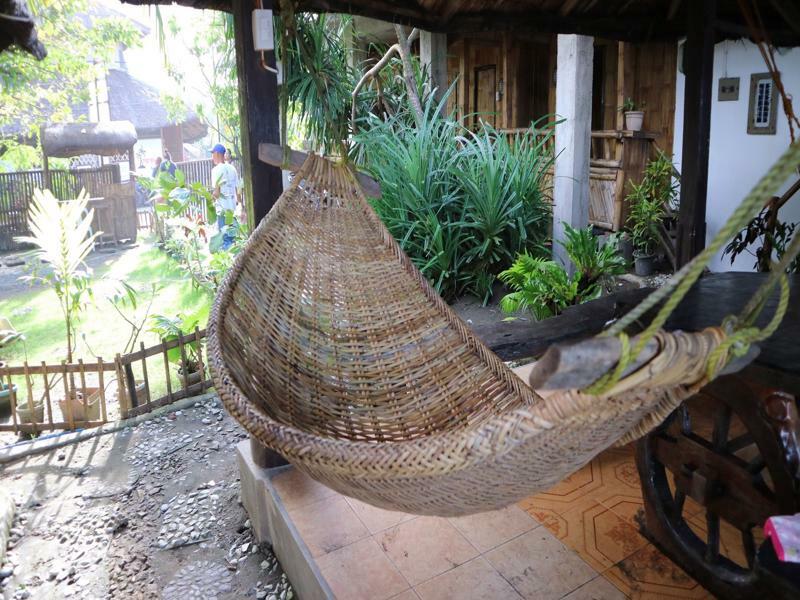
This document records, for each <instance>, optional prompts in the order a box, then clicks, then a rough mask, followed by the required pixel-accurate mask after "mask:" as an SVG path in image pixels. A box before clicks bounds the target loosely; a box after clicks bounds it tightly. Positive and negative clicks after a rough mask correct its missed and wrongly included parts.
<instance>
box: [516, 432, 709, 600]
mask: <svg viewBox="0 0 800 600" xmlns="http://www.w3.org/2000/svg"><path fill="white" fill-rule="evenodd" d="M633 453H634V449H633V446H627V447H625V448H615V449H612V450H607V451H606V452H604V453H602V454H600V455H599V456H597V457H596V458H595V459H594V460H593V461H592V462H591V463H589V464H588V465H586V466H585V467H584V468H583V469H581V470H580V471H578V472H577V473H574V474H573V475H571V476H570V477H568V478H567V479H565V480H564V481H562V482H561V483H559V484H558V485H557V486H555V487H554V488H552V489H551V490H548V491H547V492H544V493H542V494H537V495H536V496H531V497H530V498H527V499H525V500H523V501H522V502H520V503H519V504H518V506H519V507H520V508H522V509H524V510H525V511H526V512H528V514H530V515H531V516H532V517H533V518H534V519H536V520H537V521H539V522H540V523H542V524H543V526H544V527H545V528H547V529H548V531H550V532H552V533H553V535H554V536H555V537H556V538H558V539H559V540H560V541H561V542H563V543H564V544H565V545H566V546H568V547H569V548H570V549H572V550H574V551H575V552H576V553H577V554H578V556H580V557H581V558H582V559H583V560H585V561H586V562H587V563H588V564H589V565H591V567H592V568H593V569H595V570H596V571H597V572H598V573H599V574H600V576H601V577H602V578H603V579H605V580H607V581H609V582H611V583H612V584H614V586H615V587H616V588H617V589H618V590H620V591H621V592H623V593H624V594H625V595H626V596H629V597H631V598H681V599H690V598H713V596H711V595H710V594H709V593H708V592H707V591H705V589H703V588H702V587H701V586H700V585H699V584H698V583H697V582H695V581H694V580H692V579H691V578H690V577H689V576H688V575H686V573H684V572H683V571H682V570H681V569H680V568H678V567H677V566H675V565H674V564H673V563H672V561H670V560H669V559H668V558H666V557H665V556H663V555H662V554H661V553H660V552H659V551H658V550H657V549H656V548H654V547H653V545H652V544H650V543H649V542H648V541H647V540H646V539H645V538H644V537H642V536H641V534H640V533H639V531H638V524H637V522H636V515H637V513H638V512H639V510H640V509H642V508H643V502H642V495H641V489H640V487H639V477H638V474H637V471H636V464H635V462H634V455H633ZM700 510H701V508H700V506H698V505H697V504H694V503H693V502H692V501H691V499H689V500H687V505H686V511H687V513H688V514H691V513H692V512H694V513H697V512H699V511H700ZM698 523H699V524H702V520H700V521H698ZM590 597H591V596H590ZM601 597H602V596H601Z"/></svg>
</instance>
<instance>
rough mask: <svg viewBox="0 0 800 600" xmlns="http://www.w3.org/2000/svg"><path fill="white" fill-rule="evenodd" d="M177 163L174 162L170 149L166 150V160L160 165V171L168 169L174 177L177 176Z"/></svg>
mask: <svg viewBox="0 0 800 600" xmlns="http://www.w3.org/2000/svg"><path fill="white" fill-rule="evenodd" d="M176 168H177V167H176V166H175V163H174V162H172V155H171V154H170V153H169V150H164V160H163V161H162V162H161V164H160V165H159V170H160V171H166V172H167V173H169V174H170V175H172V176H173V177H175V169H176Z"/></svg>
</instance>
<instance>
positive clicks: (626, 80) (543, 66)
mask: <svg viewBox="0 0 800 600" xmlns="http://www.w3.org/2000/svg"><path fill="white" fill-rule="evenodd" d="M677 47H678V45H677V43H676V42H674V41H660V42H642V43H630V42H618V41H615V40H608V39H602V38H596V39H595V40H594V59H593V73H592V106H591V128H592V144H591V154H590V157H591V158H590V169H591V179H590V205H589V221H590V223H592V224H593V225H596V226H599V227H602V228H606V229H610V230H614V231H617V230H619V229H620V228H621V227H622V226H624V224H625V219H626V217H627V205H626V203H625V197H626V195H627V193H628V192H629V191H630V186H629V182H630V181H634V182H638V181H639V180H640V179H641V175H642V170H643V169H644V167H645V165H646V163H647V160H648V159H649V158H650V157H652V156H653V155H654V154H655V152H656V150H658V149H660V150H662V151H664V152H665V153H667V154H671V153H672V141H673V134H674V131H673V130H674V117H675V79H676V75H675V73H676V61H677ZM447 77H448V81H447V83H448V87H449V86H450V85H453V84H455V86H454V88H453V92H452V93H451V95H450V97H449V98H448V110H449V111H451V112H454V113H455V114H457V115H458V117H459V119H461V120H462V121H463V122H464V124H465V125H466V126H468V127H470V128H476V127H478V126H479V123H480V121H484V122H487V123H489V124H491V125H492V126H493V127H495V128H497V129H501V130H504V131H506V132H507V133H508V134H509V135H514V134H517V133H522V132H523V131H524V130H526V129H527V128H528V127H530V126H531V124H533V123H536V124H539V125H541V124H544V123H547V122H550V121H552V120H553V119H555V118H557V115H556V113H557V111H556V93H555V92H556V36H555V35H554V34H528V35H524V34H519V33H511V32H498V33H485V34H472V35H451V36H448V38H447ZM626 98H632V99H633V100H634V101H635V102H636V103H637V105H641V106H644V111H645V122H644V129H643V131H642V132H631V131H626V130H625V123H624V116H623V112H622V105H623V103H624V102H625V99H626Z"/></svg>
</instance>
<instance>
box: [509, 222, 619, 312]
mask: <svg viewBox="0 0 800 600" xmlns="http://www.w3.org/2000/svg"><path fill="white" fill-rule="evenodd" d="M564 226H565V231H566V236H567V239H566V241H564V242H562V245H563V246H564V249H565V250H566V251H567V254H568V256H569V258H570V260H571V261H572V263H573V264H574V265H575V274H574V275H572V276H570V275H569V274H568V273H567V271H566V269H565V268H564V267H563V266H562V265H560V264H558V263H557V262H555V261H554V260H548V259H545V258H538V257H533V256H531V255H529V254H528V253H525V252H523V253H522V254H520V255H519V256H517V259H516V261H514V264H513V265H512V266H511V267H510V268H509V269H506V270H505V271H503V272H502V273H500V275H499V278H500V280H501V281H503V282H504V283H505V284H506V285H507V286H508V287H509V288H511V289H512V290H513V291H512V292H511V293H509V294H507V295H506V296H504V297H503V298H502V300H501V301H500V308H501V309H502V310H503V311H504V312H516V311H518V310H523V309H527V310H529V311H530V312H531V314H532V315H533V316H534V318H535V319H537V320H541V319H546V318H548V317H552V316H555V315H558V314H560V313H561V311H562V310H563V309H565V308H566V307H568V306H572V305H575V304H581V303H583V302H587V301H589V300H592V299H594V298H596V297H598V296H599V295H600V293H601V292H602V287H601V285H602V282H603V281H604V280H605V279H606V278H607V277H609V276H611V275H619V274H621V273H624V272H625V261H624V259H623V258H622V257H621V256H620V255H619V253H618V249H617V239H616V237H615V236H612V237H611V238H610V239H609V240H607V241H606V243H605V244H600V241H599V240H598V238H597V237H595V236H593V235H592V230H591V227H588V228H586V229H573V228H572V227H570V226H569V225H567V224H564Z"/></svg>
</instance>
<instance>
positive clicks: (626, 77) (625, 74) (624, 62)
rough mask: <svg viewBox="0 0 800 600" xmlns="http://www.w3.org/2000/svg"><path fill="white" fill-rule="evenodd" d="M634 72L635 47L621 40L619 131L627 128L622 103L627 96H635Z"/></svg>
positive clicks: (618, 92) (618, 84) (618, 74)
mask: <svg viewBox="0 0 800 600" xmlns="http://www.w3.org/2000/svg"><path fill="white" fill-rule="evenodd" d="M633 73H634V70H633V47H632V46H631V44H630V43H628V42H619V43H618V44H617V120H616V121H617V122H616V127H617V131H622V130H623V129H625V113H624V112H622V105H623V104H624V103H625V99H626V98H631V97H633ZM615 133H616V132H615Z"/></svg>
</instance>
